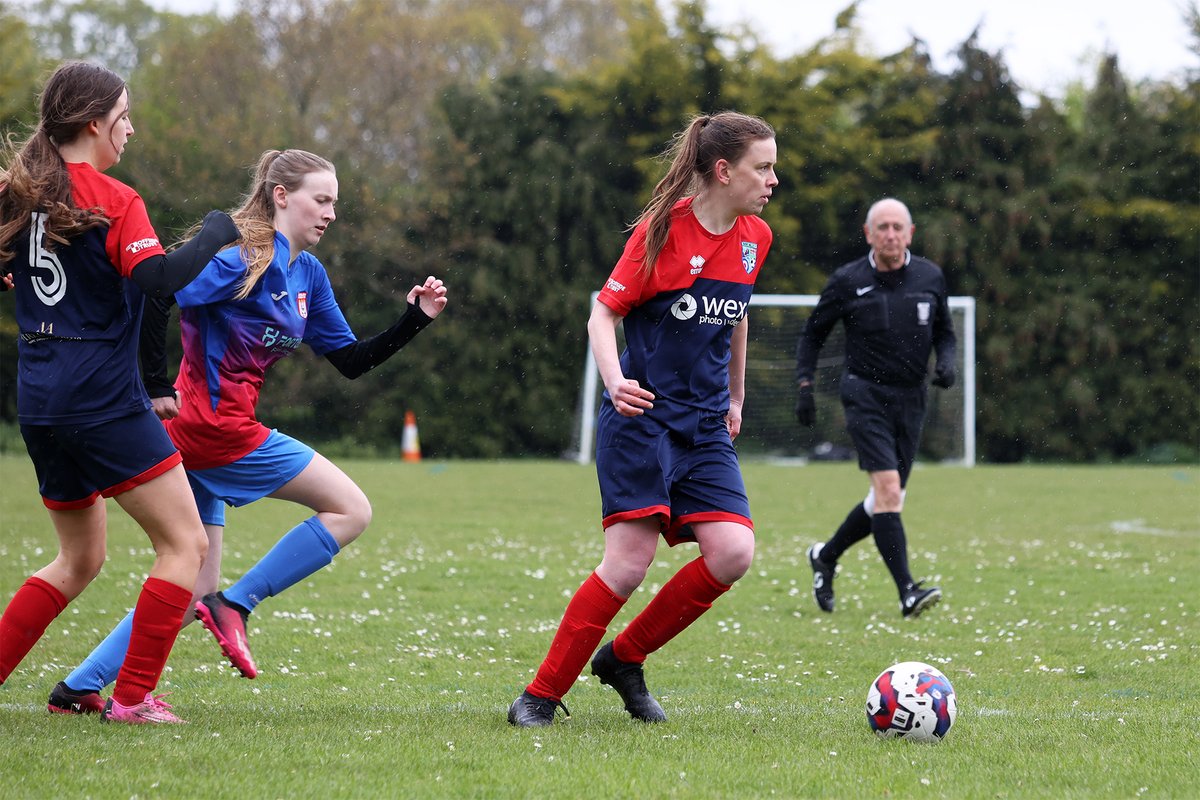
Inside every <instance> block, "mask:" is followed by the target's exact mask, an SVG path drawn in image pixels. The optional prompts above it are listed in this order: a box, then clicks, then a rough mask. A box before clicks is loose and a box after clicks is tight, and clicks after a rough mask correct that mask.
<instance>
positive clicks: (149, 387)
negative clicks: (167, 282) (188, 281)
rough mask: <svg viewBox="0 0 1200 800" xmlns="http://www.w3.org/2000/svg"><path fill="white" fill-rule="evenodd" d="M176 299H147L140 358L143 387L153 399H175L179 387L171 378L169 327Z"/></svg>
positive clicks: (140, 337) (170, 297) (139, 348)
mask: <svg viewBox="0 0 1200 800" xmlns="http://www.w3.org/2000/svg"><path fill="white" fill-rule="evenodd" d="M173 305H175V296H174V295H169V296H168V297H166V298H161V297H153V296H152V297H147V298H146V305H145V307H144V308H143V311H142V329H141V331H140V332H139V334H138V335H139V340H138V359H139V360H140V362H141V365H142V384H143V385H145V387H146V394H148V395H150V397H174V396H175V387H174V385H172V383H171V380H170V379H169V378H168V377H167V325H168V323H169V321H170V319H171V306H173Z"/></svg>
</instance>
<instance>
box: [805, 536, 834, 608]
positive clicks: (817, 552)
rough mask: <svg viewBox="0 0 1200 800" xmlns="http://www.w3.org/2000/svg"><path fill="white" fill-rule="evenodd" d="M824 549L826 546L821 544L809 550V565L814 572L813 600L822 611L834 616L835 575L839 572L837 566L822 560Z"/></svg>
mask: <svg viewBox="0 0 1200 800" xmlns="http://www.w3.org/2000/svg"><path fill="white" fill-rule="evenodd" d="M824 548H825V545H824V544H822V543H820V542H818V543H817V544H814V545H813V546H812V547H810V548H808V563H809V566H811V567H812V571H813V598H814V599H815V600H816V601H817V605H818V606H820V608H821V610H822V611H824V612H826V613H828V614H832V613H833V573H834V572H836V571H837V564H834V565H832V566H831V565H829V564H826V563H825V562H824V561H822V560H821V550H823V549H824Z"/></svg>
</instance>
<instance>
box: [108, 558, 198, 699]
mask: <svg viewBox="0 0 1200 800" xmlns="http://www.w3.org/2000/svg"><path fill="white" fill-rule="evenodd" d="M191 601H192V591H191V589H184V588H183V587H182V586H176V585H175V584H173V583H169V582H167V581H164V580H160V579H158V578H147V579H146V582H145V583H144V584H142V592H141V594H139V595H138V600H137V605H136V606H134V609H133V632H132V633H131V634H130V636H129V650H128V651H127V652H126V654H125V662H124V663H123V664H122V665H121V671H120V672H118V673H117V682H116V684H115V685H114V686H113V699H114V700H116V702H118V703H120V704H121V705H123V706H133V705H137V704H138V703H141V702H142V701H144V700H145V699H146V695H147V694H148V693H150V692H152V691H154V687H155V686H157V685H158V679H159V677H160V676H161V675H162V671H163V667H164V666H166V663H167V656H169V655H170V654H171V647H172V646H173V645H174V644H175V637H176V636H178V635H179V628H180V626H181V625H182V624H183V615H184V614H186V613H187V610H188V607H189V606H190V605H191Z"/></svg>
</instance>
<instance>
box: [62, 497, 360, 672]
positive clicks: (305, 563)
mask: <svg viewBox="0 0 1200 800" xmlns="http://www.w3.org/2000/svg"><path fill="white" fill-rule="evenodd" d="M340 549H341V548H340V547H338V543H337V540H336V539H334V538H333V534H331V533H330V532H329V530H328V529H327V528H326V527H325V526H324V525H322V524H321V522H320V521H319V520H317V518H316V517H315V516H314V517H309V518H308V519H306V520H304V522H301V523H300V524H299V525H297V526H296V527H294V528H292V529H291V530H290V531H288V532H287V533H285V534H284V535H283V538H282V539H280V540H279V541H278V542H276V543H275V546H274V547H272V548H271V549H270V551H269V552H268V553H267V554H266V555H265V556H263V557H262V559H261V560H260V561H259V562H258V563H257V564H255V565H254V566H253V567H251V568H250V571H249V572H247V573H246V574H245V575H244V576H242V578H241V580H239V581H238V582H237V583H235V584H234V585H233V586H231V587H229V588H228V589H226V590H224V591H223V592H222V594H223V595H224V596H225V599H226V600H228V601H229V602H231V603H236V604H237V605H239V606H242V607H243V608H245V609H246V610H247V611H251V610H253V609H254V607H255V606H257V605H258V604H259V603H260V602H261V601H262V600H265V599H266V598H268V597H272V596H274V595H277V594H279V593H280V592H282V591H283V590H284V589H286V588H288V587H289V586H291V585H292V584H294V583H297V582H299V581H302V580H304V579H305V578H307V577H308V576H309V575H312V574H313V573H314V572H316V571H317V570H319V569H321V568H322V567H324V566H326V565H327V564H329V562H330V561H332V560H333V557H334V556H336V555H337V554H338V551H339V550H340ZM132 631H133V611H130V612H129V613H128V614H126V615H125V619H123V620H121V621H120V622H119V623H117V627H115V628H113V630H112V633H110V634H109V635H108V636H107V637H105V639H104V641H102V642H101V643H100V644H99V645H98V646H97V647H96V649H95V650H93V651H92V652H91V654H90V655H89V656H88V657H87V658H85V659H84V660H83V663H81V664H80V665H79V666H78V667H76V668H75V671H74V672H72V673H71V674H70V675H68V676H67V678H66V680H65V681H64V683H66V684H67V686H69V687H70V688H71V689H73V690H74V691H77V692H87V691H91V692H101V691H103V689H104V687H105V686H108V685H109V684H110V683H112V682H113V681H115V680H116V679H117V673H118V672H120V671H121V664H122V663H124V661H125V652H126V651H127V650H128V649H129V636H130V633H132Z"/></svg>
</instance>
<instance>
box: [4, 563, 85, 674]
mask: <svg viewBox="0 0 1200 800" xmlns="http://www.w3.org/2000/svg"><path fill="white" fill-rule="evenodd" d="M69 602H70V601H69V600H67V598H66V597H65V596H64V595H63V593H62V592H60V591H59V590H58V589H55V588H54V587H53V586H51V585H50V584H49V583H46V582H45V581H44V580H42V579H41V578H38V577H34V576H30V577H29V578H28V579H27V580H26V581H25V583H23V584H21V588H20V589H17V593H16V594H15V595H13V599H12V602H10V603H9V604H8V608H6V609H4V615H3V616H0V683H4V682H5V681H6V680H8V676H9V675H10V674H11V673H12V671H13V670H14V669H16V668H17V665H18V664H20V663H21V660H22V659H23V658H25V656H26V654H28V653H29V651H30V650H31V649H32V648H33V646H34V645H35V644H37V640H38V639H40V638H42V634H43V633H45V632H46V628H47V627H49V626H50V623H51V622H53V621H54V618H55V617H57V616H58V615H59V614H61V613H62V612H63V609H64V608H66V607H67V603H69Z"/></svg>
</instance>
